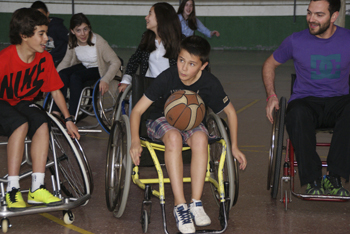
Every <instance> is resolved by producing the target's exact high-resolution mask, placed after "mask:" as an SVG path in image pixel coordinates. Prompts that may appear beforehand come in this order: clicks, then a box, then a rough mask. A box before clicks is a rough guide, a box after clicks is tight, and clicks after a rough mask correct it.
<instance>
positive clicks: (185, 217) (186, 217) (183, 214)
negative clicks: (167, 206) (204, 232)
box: [176, 207, 191, 224]
mask: <svg viewBox="0 0 350 234" xmlns="http://www.w3.org/2000/svg"><path fill="white" fill-rule="evenodd" d="M176 212H177V213H178V214H179V217H180V220H181V222H182V224H186V223H191V216H190V212H189V210H185V209H184V208H183V207H181V208H179V209H177V211H176Z"/></svg>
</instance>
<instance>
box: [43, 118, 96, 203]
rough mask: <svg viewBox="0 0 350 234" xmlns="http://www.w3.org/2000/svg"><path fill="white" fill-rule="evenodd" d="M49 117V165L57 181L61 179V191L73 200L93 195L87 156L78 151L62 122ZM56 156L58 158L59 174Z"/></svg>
mask: <svg viewBox="0 0 350 234" xmlns="http://www.w3.org/2000/svg"><path fill="white" fill-rule="evenodd" d="M48 115H49V117H50V118H51V132H50V150H49V154H48V163H47V164H48V166H49V169H50V171H51V173H52V174H53V175H55V176H56V181H58V179H59V184H60V188H61V191H62V192H63V193H64V194H65V195H66V196H67V197H68V198H70V199H71V200H76V199H77V198H79V197H82V196H84V195H86V194H91V191H92V190H91V188H92V187H93V186H92V184H93V182H92V173H91V170H90V166H89V164H88V161H87V159H86V158H84V157H85V155H84V154H83V153H82V151H80V150H81V149H80V150H78V149H77V147H76V146H75V144H74V142H73V140H72V139H71V138H70V136H69V135H68V133H67V131H66V130H65V129H64V127H63V126H62V125H61V124H60V122H59V121H58V120H57V119H56V118H54V117H53V116H52V115H51V114H48ZM54 155H56V158H57V169H58V171H57V172H56V170H55V165H54ZM57 177H58V178H57Z"/></svg>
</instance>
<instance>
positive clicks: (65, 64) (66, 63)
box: [56, 46, 75, 72]
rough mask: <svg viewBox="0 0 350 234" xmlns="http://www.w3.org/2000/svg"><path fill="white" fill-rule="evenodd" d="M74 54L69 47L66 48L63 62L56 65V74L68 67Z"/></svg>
mask: <svg viewBox="0 0 350 234" xmlns="http://www.w3.org/2000/svg"><path fill="white" fill-rule="evenodd" d="M74 53H75V51H74V49H71V50H70V49H69V46H67V51H66V55H65V56H64V57H63V60H62V61H61V62H60V64H58V66H57V69H56V70H57V72H60V71H61V70H63V69H65V68H67V67H70V66H71V61H72V59H73V54H74Z"/></svg>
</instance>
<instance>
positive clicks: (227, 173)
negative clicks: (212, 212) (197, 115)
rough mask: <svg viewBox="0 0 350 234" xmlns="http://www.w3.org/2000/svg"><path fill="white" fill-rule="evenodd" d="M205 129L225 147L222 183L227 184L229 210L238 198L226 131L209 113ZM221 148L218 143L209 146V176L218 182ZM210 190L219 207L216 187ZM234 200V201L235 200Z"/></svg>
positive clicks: (218, 120)
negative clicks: (220, 138) (223, 141)
mask: <svg viewBox="0 0 350 234" xmlns="http://www.w3.org/2000/svg"><path fill="white" fill-rule="evenodd" d="M207 128H208V132H209V134H210V135H216V136H218V137H222V138H223V139H224V140H225V142H226V145H227V154H226V159H225V166H224V172H223V173H224V177H223V178H224V181H228V182H229V193H228V194H229V198H230V204H229V206H228V208H229V210H230V209H231V208H232V206H233V205H234V203H235V202H237V197H238V173H237V172H235V170H236V169H237V168H236V167H235V166H234V162H233V161H234V159H233V157H232V153H231V148H230V145H231V143H230V140H229V137H228V135H227V131H226V129H225V126H224V125H223V120H221V119H220V118H219V116H217V115H216V114H214V113H209V114H208V117H207ZM221 149H222V146H221V144H219V143H213V144H211V145H210V162H209V163H210V171H211V173H210V175H211V177H212V178H213V179H215V180H216V181H218V167H219V162H220V156H221ZM210 186H211V190H212V193H213V195H214V198H215V201H216V203H217V204H218V206H220V197H219V194H218V191H217V189H216V187H215V186H214V185H213V184H211V185H210ZM235 198H236V199H235Z"/></svg>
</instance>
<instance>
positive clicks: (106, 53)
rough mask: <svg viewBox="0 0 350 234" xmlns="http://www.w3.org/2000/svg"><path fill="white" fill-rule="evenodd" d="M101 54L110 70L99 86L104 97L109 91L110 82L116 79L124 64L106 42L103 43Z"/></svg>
mask: <svg viewBox="0 0 350 234" xmlns="http://www.w3.org/2000/svg"><path fill="white" fill-rule="evenodd" d="M98 49H100V48H98ZM100 54H101V55H102V60H103V61H104V62H105V63H106V65H107V66H108V70H107V72H106V73H105V74H104V75H103V77H102V79H101V81H100V85H99V90H100V92H101V93H102V95H103V94H105V92H107V91H108V89H109V82H110V81H111V80H113V79H114V77H115V76H116V74H117V72H118V71H119V69H120V66H121V65H122V63H121V61H120V60H119V58H118V56H117V54H116V53H115V52H114V50H113V49H112V48H111V47H110V46H109V45H108V43H107V41H104V42H103V43H102V45H101V52H100Z"/></svg>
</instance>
